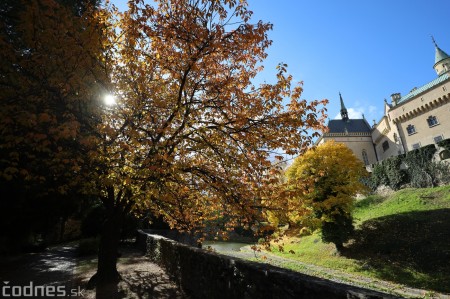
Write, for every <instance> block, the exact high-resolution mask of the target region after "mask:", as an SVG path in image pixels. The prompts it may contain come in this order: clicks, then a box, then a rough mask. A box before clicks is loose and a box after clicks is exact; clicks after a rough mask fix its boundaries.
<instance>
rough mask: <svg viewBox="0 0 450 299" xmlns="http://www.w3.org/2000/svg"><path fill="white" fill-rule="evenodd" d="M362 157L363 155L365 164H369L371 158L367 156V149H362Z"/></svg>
mask: <svg viewBox="0 0 450 299" xmlns="http://www.w3.org/2000/svg"><path fill="white" fill-rule="evenodd" d="M362 157H363V161H364V165H369V158H368V157H367V152H366V150H365V149H363V150H362Z"/></svg>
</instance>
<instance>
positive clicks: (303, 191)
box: [268, 141, 367, 250]
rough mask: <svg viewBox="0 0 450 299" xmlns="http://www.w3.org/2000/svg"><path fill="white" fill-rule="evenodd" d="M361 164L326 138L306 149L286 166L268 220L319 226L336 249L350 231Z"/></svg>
mask: <svg viewBox="0 0 450 299" xmlns="http://www.w3.org/2000/svg"><path fill="white" fill-rule="evenodd" d="M365 175H367V172H366V170H365V168H364V164H363V163H362V161H360V160H359V159H358V158H357V157H356V156H355V155H354V154H353V152H352V151H351V150H350V149H349V148H348V147H347V146H346V145H345V144H343V143H336V142H334V141H327V142H325V143H322V144H320V145H318V146H316V147H313V148H311V149H309V150H308V151H306V152H305V153H304V154H303V155H301V156H299V157H298V158H296V159H295V161H294V162H293V164H292V165H291V166H290V167H289V168H288V169H287V170H286V177H287V182H286V183H285V184H284V185H283V186H282V192H279V193H277V195H278V197H277V198H274V200H273V201H272V208H271V209H268V211H269V213H268V214H269V216H270V217H269V219H272V221H281V222H283V221H284V222H288V223H291V224H294V225H297V226H300V227H305V228H309V229H312V230H314V229H318V228H321V230H322V240H323V241H324V242H327V243H328V242H332V243H334V244H335V245H336V248H337V249H338V250H342V249H343V243H344V242H345V241H347V240H348V238H349V236H350V235H351V233H352V232H353V229H354V227H353V218H352V210H353V204H354V200H355V199H354V198H355V196H356V195H357V194H358V193H363V192H365V191H366V187H365V186H364V185H363V184H362V183H361V178H362V177H364V176H365Z"/></svg>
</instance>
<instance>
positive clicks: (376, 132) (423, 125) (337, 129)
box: [317, 39, 450, 166]
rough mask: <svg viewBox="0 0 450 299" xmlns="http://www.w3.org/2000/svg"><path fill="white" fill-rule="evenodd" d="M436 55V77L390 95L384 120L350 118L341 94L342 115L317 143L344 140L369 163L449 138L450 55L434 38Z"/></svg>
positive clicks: (443, 155) (439, 154)
mask: <svg viewBox="0 0 450 299" xmlns="http://www.w3.org/2000/svg"><path fill="white" fill-rule="evenodd" d="M433 42H434V45H435V49H436V55H435V64H434V69H435V71H436V73H437V75H438V77H437V78H436V79H434V80H433V81H431V82H429V83H427V84H425V85H423V86H422V87H420V88H414V89H413V90H411V91H410V92H409V93H408V94H407V95H404V96H401V95H400V94H399V93H394V94H392V95H391V103H388V102H387V101H386V100H385V103H384V115H383V117H382V118H381V120H380V121H379V122H378V123H376V124H374V125H372V126H371V125H369V123H368V122H367V121H366V119H365V118H364V115H363V118H362V119H349V118H348V113H347V109H346V108H345V105H344V101H343V99H342V96H341V94H339V97H340V102H341V111H340V113H341V119H333V120H330V121H329V122H328V132H326V133H324V134H323V135H322V136H321V137H320V138H319V140H318V141H317V143H318V144H320V143H323V142H325V141H327V140H330V139H333V140H335V141H336V142H342V143H345V144H346V145H347V146H348V147H349V148H350V149H351V150H352V151H353V153H354V154H355V155H356V156H357V157H358V158H359V159H361V161H363V162H364V164H365V165H366V166H370V165H372V164H374V163H376V162H378V161H382V160H384V159H386V158H389V157H392V156H397V155H399V154H403V153H407V152H409V151H411V150H414V149H418V148H421V147H423V146H426V145H429V144H437V143H438V142H439V141H441V140H444V139H448V138H450V56H449V55H448V54H447V53H445V52H444V51H443V50H441V49H440V48H439V47H438V45H437V44H436V42H435V41H434V39H433ZM436 147H437V148H438V152H437V158H438V159H447V158H448V155H449V153H447V152H444V149H442V148H439V147H438V146H437V145H436Z"/></svg>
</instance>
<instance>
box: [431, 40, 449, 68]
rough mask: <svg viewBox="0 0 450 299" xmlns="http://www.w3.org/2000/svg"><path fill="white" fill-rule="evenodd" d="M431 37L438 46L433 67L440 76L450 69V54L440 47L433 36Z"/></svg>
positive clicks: (436, 46)
mask: <svg viewBox="0 0 450 299" xmlns="http://www.w3.org/2000/svg"><path fill="white" fill-rule="evenodd" d="M431 38H432V39H433V43H434V46H435V48H436V55H435V59H434V66H433V68H434V70H435V71H436V73H437V74H438V76H441V75H443V74H445V73H447V72H449V71H450V56H449V55H448V54H447V53H445V52H444V51H442V50H441V49H440V48H439V47H438V45H437V43H436V41H435V40H434V38H433V37H431Z"/></svg>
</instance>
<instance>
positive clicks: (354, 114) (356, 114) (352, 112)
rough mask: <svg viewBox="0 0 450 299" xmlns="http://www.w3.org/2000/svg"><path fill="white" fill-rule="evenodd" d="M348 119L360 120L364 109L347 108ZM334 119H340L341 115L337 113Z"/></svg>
mask: <svg viewBox="0 0 450 299" xmlns="http://www.w3.org/2000/svg"><path fill="white" fill-rule="evenodd" d="M347 113H348V118H350V119H358V118H362V115H363V113H364V108H362V107H358V108H347ZM334 119H341V113H338V114H337V115H336V116H335V118H334Z"/></svg>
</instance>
